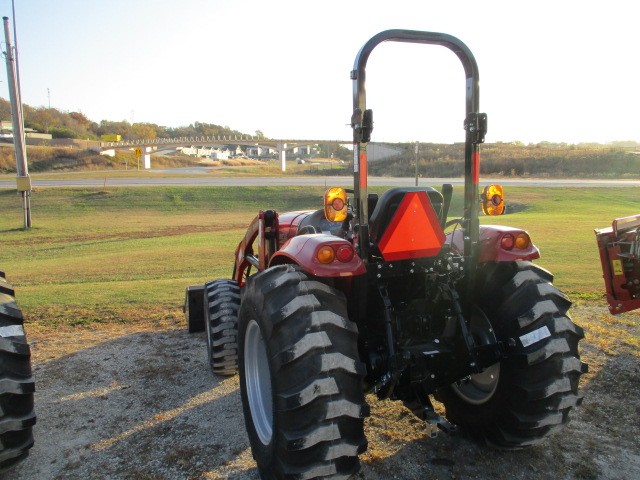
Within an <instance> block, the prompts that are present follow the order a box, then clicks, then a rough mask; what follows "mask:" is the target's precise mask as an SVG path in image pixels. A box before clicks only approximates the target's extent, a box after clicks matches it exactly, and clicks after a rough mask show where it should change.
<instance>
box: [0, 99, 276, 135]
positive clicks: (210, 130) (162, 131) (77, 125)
mask: <svg viewBox="0 0 640 480" xmlns="http://www.w3.org/2000/svg"><path fill="white" fill-rule="evenodd" d="M23 111H24V126H25V127H26V128H31V129H33V130H35V131H36V132H39V133H50V134H51V136H52V137H53V138H79V139H83V140H100V136H101V135H114V134H115V135H121V136H122V138H123V140H142V139H153V138H177V137H195V136H217V135H246V134H245V133H242V132H239V131H237V130H232V129H231V128H229V127H228V126H224V127H222V126H220V125H214V124H211V123H203V122H194V123H193V124H191V125H188V126H182V127H163V126H160V125H156V124H155V123H129V122H127V121H126V120H122V121H120V122H113V121H110V120H101V121H100V123H98V122H94V121H92V120H90V119H88V118H87V117H86V116H85V115H84V114H83V113H82V112H63V111H60V110H58V109H57V108H46V107H37V108H34V107H30V106H29V105H23ZM0 119H1V120H10V119H11V104H10V103H9V101H7V100H5V99H4V98H0ZM256 134H258V135H260V136H262V137H264V134H262V132H260V131H257V132H256Z"/></svg>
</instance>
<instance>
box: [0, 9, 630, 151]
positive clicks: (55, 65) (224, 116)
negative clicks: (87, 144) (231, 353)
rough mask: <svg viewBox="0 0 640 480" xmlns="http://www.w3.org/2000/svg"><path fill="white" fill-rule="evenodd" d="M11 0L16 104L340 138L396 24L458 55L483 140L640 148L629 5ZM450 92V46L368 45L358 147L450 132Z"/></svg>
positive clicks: (283, 135)
mask: <svg viewBox="0 0 640 480" xmlns="http://www.w3.org/2000/svg"><path fill="white" fill-rule="evenodd" d="M15 7H16V22H17V40H18V52H19V67H20V78H21V88H22V100H23V102H24V103H26V104H28V105H30V106H32V107H47V106H49V102H50V105H51V107H54V108H57V109H59V110H63V111H69V112H71V111H80V112H82V113H84V114H85V115H86V116H87V117H88V118H90V119H91V120H93V121H96V122H100V121H101V120H103V119H105V120H111V121H120V120H127V121H129V122H148V123H156V124H158V125H164V126H170V127H178V126H183V125H189V124H192V123H193V122H196V121H199V122H205V123H213V124H217V125H223V126H229V127H230V128H232V129H235V130H239V131H241V132H245V133H249V134H253V133H254V132H256V131H257V130H260V131H262V132H263V133H264V134H265V135H266V136H268V137H270V138H277V139H319V140H320V139H322V140H350V139H351V138H352V133H351V128H350V127H349V125H348V124H349V123H350V118H351V113H352V82H351V80H350V79H349V72H350V71H351V70H352V68H353V63H354V60H355V57H356V54H357V53H358V51H359V49H360V47H361V46H362V45H363V44H364V43H365V42H366V41H367V40H368V39H369V38H370V37H372V36H373V35H375V34H376V33H378V32H380V31H383V30H387V29H395V28H399V29H407V30H425V31H434V32H442V33H448V34H450V35H454V36H456V37H458V38H459V39H460V40H462V41H463V42H464V43H466V44H467V46H468V47H469V48H470V49H471V51H472V52H473V53H474V55H475V57H476V60H477V62H478V66H479V73H480V110H481V111H482V112H485V113H487V114H488V132H487V137H486V141H487V142H497V141H503V142H511V141H521V142H525V143H539V142H542V141H548V142H566V143H579V142H599V143H607V142H612V141H619V140H634V141H640V96H639V93H638V87H639V83H640V76H639V75H638V73H640V36H639V35H638V21H639V20H640V2H638V1H637V0H608V1H607V2H604V1H602V0H600V1H591V0H581V1H575V0H554V1H547V0H538V1H535V2H533V1H526V2H525V1H518V0H509V1H503V0H484V1H482V2H479V1H468V0H449V1H442V0H438V1H434V0H419V1H418V0H393V1H389V0H384V1H378V0H369V1H363V0H338V1H336V0H323V1H322V2H319V1H317V2H305V1H302V0H293V1H289V0H282V1H281V0H271V1H264V0H263V1H259V0H180V1H165V0H110V1H108V2H106V1H95V0H57V1H55V2H54V1H51V0H15ZM0 13H2V15H3V16H8V17H9V18H10V19H11V18H12V10H11V1H10V0H0ZM2 39H4V36H3V37H2ZM2 51H3V52H4V51H6V44H5V43H4V42H2ZM0 71H1V72H2V73H1V75H0V81H1V82H2V83H0V96H1V97H3V98H6V99H8V98H9V93H8V86H7V81H6V80H7V79H6V69H0ZM464 88H465V82H464V73H463V69H462V66H461V64H460V62H459V60H458V59H457V57H456V56H455V55H454V54H453V53H451V52H450V51H449V50H448V49H446V48H443V47H439V46H431V45H409V44H400V43H384V44H382V45H380V46H379V47H377V48H376V49H375V50H374V51H373V53H372V55H371V57H370V59H369V62H368V65H367V107H368V108H372V109H373V112H374V131H373V135H372V140H373V141H388V142H413V141H420V142H445V143H452V142H459V141H464V130H463V127H462V125H463V120H464V116H465V112H464V99H465V98H464V97H465V93H464Z"/></svg>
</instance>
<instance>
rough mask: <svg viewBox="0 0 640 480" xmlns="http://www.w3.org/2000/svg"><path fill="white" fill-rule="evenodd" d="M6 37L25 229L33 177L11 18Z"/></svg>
mask: <svg viewBox="0 0 640 480" xmlns="http://www.w3.org/2000/svg"><path fill="white" fill-rule="evenodd" d="M2 20H3V21H4V37H5V43H6V45H7V51H6V52H5V59H6V62H7V83H8V84H9V99H10V100H11V122H12V124H13V147H14V153H15V156H16V171H17V178H16V184H17V189H18V192H19V193H20V194H21V196H22V210H23V212H24V228H31V202H30V197H31V177H29V169H28V167H27V149H26V147H25V141H24V119H23V118H22V99H21V98H20V87H19V84H18V71H17V67H16V61H15V55H14V50H13V46H12V45H11V33H10V31H9V18H8V17H3V18H2Z"/></svg>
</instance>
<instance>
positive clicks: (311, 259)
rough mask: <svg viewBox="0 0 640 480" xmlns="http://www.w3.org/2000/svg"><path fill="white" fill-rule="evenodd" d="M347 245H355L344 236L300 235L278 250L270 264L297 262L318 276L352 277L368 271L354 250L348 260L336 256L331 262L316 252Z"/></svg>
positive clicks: (271, 265) (350, 246)
mask: <svg viewBox="0 0 640 480" xmlns="http://www.w3.org/2000/svg"><path fill="white" fill-rule="evenodd" d="M343 245H346V246H348V247H349V248H351V249H353V245H351V243H349V242H348V241H346V240H343V239H342V238H338V237H336V236H333V235H327V234H324V233H316V234H312V235H298V236H297V237H293V238H290V239H289V240H288V241H287V242H286V243H285V244H284V245H283V246H282V248H281V249H280V250H278V251H277V252H276V253H275V254H274V255H273V256H272V257H271V261H270V262H269V266H270V267H273V266H274V265H282V264H286V263H295V264H297V265H300V266H301V267H302V268H304V269H305V270H306V271H307V272H309V273H310V274H311V275H315V276H316V277H351V276H354V275H363V274H365V273H367V269H366V267H365V266H364V263H363V262H362V260H361V259H360V257H358V256H357V255H356V253H355V250H353V257H352V258H351V259H350V260H349V261H346V262H342V261H340V260H338V258H335V259H334V260H333V262H331V263H329V264H325V263H321V262H320V261H319V260H318V259H317V257H316V254H317V253H318V250H319V249H320V248H321V247H324V246H330V247H332V248H333V249H334V250H335V251H337V250H338V248H339V247H341V246H343Z"/></svg>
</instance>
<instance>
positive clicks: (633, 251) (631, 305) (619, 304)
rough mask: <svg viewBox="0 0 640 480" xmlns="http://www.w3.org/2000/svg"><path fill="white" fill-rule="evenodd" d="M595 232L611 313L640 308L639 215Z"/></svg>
mask: <svg viewBox="0 0 640 480" xmlns="http://www.w3.org/2000/svg"><path fill="white" fill-rule="evenodd" d="M595 233H596V240H597V242H598V251H599V252H600V262H601V263H602V272H603V276H602V277H603V279H604V285H605V288H606V297H607V302H609V311H610V312H611V313H612V314H613V315H617V314H619V313H624V312H628V311H630V310H635V309H637V308H640V215H633V216H631V217H623V218H616V219H615V220H614V221H613V223H612V224H611V227H608V228H601V229H598V230H596V231H595Z"/></svg>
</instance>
